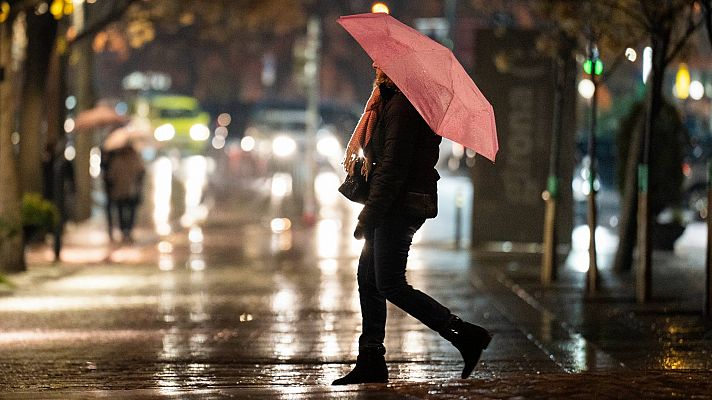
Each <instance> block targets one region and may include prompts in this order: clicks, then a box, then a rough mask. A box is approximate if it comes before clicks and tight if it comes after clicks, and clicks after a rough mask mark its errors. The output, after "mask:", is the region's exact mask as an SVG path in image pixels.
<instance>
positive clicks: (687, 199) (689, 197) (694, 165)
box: [682, 133, 712, 220]
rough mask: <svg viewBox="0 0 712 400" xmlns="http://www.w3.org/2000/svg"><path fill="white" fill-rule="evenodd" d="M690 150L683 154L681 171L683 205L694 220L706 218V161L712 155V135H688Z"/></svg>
mask: <svg viewBox="0 0 712 400" xmlns="http://www.w3.org/2000/svg"><path fill="white" fill-rule="evenodd" d="M690 145H691V147H690V150H689V151H688V153H687V155H686V156H685V161H684V163H683V165H682V173H683V175H684V176H685V180H684V183H683V190H684V192H683V193H684V197H683V198H684V206H685V207H686V208H687V209H688V210H689V211H690V212H691V213H692V217H693V218H694V219H696V220H702V219H705V218H707V190H708V189H707V162H708V160H710V156H712V135H710V134H709V133H707V134H699V135H694V134H691V135H690Z"/></svg>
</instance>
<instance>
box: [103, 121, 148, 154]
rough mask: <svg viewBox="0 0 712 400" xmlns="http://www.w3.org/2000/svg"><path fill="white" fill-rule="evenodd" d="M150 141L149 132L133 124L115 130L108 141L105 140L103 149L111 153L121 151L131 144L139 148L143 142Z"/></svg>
mask: <svg viewBox="0 0 712 400" xmlns="http://www.w3.org/2000/svg"><path fill="white" fill-rule="evenodd" d="M150 139H151V135H150V134H149V133H148V132H147V131H145V130H143V129H139V128H138V127H136V126H135V125H133V124H129V125H126V126H122V127H121V128H118V129H115V130H113V131H112V132H111V133H110V134H109V135H108V136H107V137H106V139H104V144H103V147H104V150H106V151H111V150H116V149H120V148H122V147H124V146H126V145H127V144H129V143H131V144H133V145H134V146H138V145H139V144H140V143H141V142H146V141H149V140H150Z"/></svg>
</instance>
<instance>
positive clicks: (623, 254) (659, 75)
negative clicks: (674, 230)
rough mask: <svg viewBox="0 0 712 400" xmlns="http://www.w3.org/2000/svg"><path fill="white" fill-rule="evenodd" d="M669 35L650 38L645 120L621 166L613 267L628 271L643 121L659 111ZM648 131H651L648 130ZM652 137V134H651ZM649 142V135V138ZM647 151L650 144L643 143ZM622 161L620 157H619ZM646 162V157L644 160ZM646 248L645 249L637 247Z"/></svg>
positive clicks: (651, 122) (634, 235)
mask: <svg viewBox="0 0 712 400" xmlns="http://www.w3.org/2000/svg"><path fill="white" fill-rule="evenodd" d="M669 38H670V35H669V34H668V35H666V36H664V40H663V39H660V38H655V37H653V40H652V44H653V63H652V64H653V65H652V71H651V73H650V76H649V80H648V85H649V86H648V91H649V94H648V97H647V98H648V99H649V100H647V102H646V106H645V107H646V108H648V110H649V111H648V112H646V113H645V120H642V119H641V120H640V121H639V123H637V124H636V126H635V131H634V132H633V135H632V136H631V140H630V149H629V151H628V160H625V162H626V169H625V176H626V179H625V182H626V185H625V186H624V193H623V199H622V202H621V213H620V228H619V239H620V240H619V244H618V250H617V251H616V256H615V261H614V268H615V269H616V270H618V271H629V270H630V269H631V267H632V264H633V251H634V250H635V245H636V241H637V239H638V236H637V230H636V228H637V222H638V221H637V214H638V184H639V182H638V165H640V163H641V162H642V161H643V152H644V151H645V150H644V149H643V147H644V141H645V129H646V124H647V125H648V126H649V127H650V128H651V131H652V127H654V126H655V120H656V118H657V115H658V114H659V113H660V108H661V105H662V99H663V76H664V75H663V74H664V73H665V68H666V67H667V64H666V63H665V57H666V55H667V50H668V45H669ZM648 120H649V121H648ZM651 133H652V132H651ZM651 136H652V135H651ZM650 140H651V141H652V140H653V138H652V137H651V138H650ZM647 147H648V148H647V152H648V153H649V152H650V146H647ZM620 161H623V160H620ZM646 161H650V160H646ZM641 250H645V251H647V249H641Z"/></svg>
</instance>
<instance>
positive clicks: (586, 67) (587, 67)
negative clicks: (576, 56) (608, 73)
mask: <svg viewBox="0 0 712 400" xmlns="http://www.w3.org/2000/svg"><path fill="white" fill-rule="evenodd" d="M592 65H593V66H594V67H593V72H594V73H595V74H596V75H601V74H602V73H603V62H602V61H601V60H599V59H598V58H597V59H596V60H595V64H594V60H591V59H590V58H589V59H587V60H586V61H584V62H583V72H585V73H587V74H588V75H591V66H592Z"/></svg>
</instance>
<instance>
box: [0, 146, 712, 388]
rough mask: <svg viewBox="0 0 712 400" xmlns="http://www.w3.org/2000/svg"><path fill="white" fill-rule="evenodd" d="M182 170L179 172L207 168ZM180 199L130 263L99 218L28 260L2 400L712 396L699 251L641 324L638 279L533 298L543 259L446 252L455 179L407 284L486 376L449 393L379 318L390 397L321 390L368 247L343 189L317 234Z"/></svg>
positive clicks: (338, 353) (209, 201)
mask: <svg viewBox="0 0 712 400" xmlns="http://www.w3.org/2000/svg"><path fill="white" fill-rule="evenodd" d="M184 161H185V160H184ZM189 162H192V163H193V164H191V165H192V168H190V169H189V170H191V171H199V168H197V167H196V165H207V164H209V163H210V162H209V161H208V160H207V159H202V161H196V160H195V159H194V160H193V161H189ZM162 163H170V161H169V160H167V159H158V160H156V161H155V162H154V163H153V164H152V166H151V167H150V169H149V177H148V179H147V180H148V182H153V183H148V185H149V186H151V185H155V184H160V183H161V182H163V183H165V182H166V181H169V182H170V181H171V179H168V180H166V179H165V177H164V178H162V179H158V178H157V177H156V175H157V174H160V173H161V168H166V165H167V164H166V165H163V164H162ZM166 170H168V171H178V172H176V173H177V174H179V172H180V168H166ZM184 178H185V177H184ZM181 179H183V178H176V179H174V181H175V182H181ZM191 179H192V180H191ZM191 179H187V180H186V179H183V180H182V182H183V183H182V184H180V183H176V186H180V187H182V188H181V189H180V190H178V189H177V187H174V188H173V190H172V191H168V193H174V194H175V193H179V194H180V195H173V196H172V198H173V200H171V201H168V203H165V204H161V203H160V201H162V200H161V199H157V198H155V197H151V196H150V195H147V196H146V199H145V200H144V203H143V205H142V209H141V213H140V215H141V216H142V219H141V223H140V226H139V228H138V230H137V232H136V236H135V243H133V244H130V245H129V244H117V243H114V244H112V243H111V242H109V241H108V235H107V234H106V228H105V226H106V225H105V223H104V220H103V215H102V214H101V212H100V211H99V212H96V213H95V215H94V217H93V218H92V219H90V220H89V222H86V223H83V224H79V225H74V226H70V227H68V234H67V238H66V245H65V249H64V250H63V260H64V261H63V262H61V263H58V264H52V263H50V261H49V260H51V251H50V250H49V248H45V247H43V246H37V247H35V248H33V249H31V250H30V253H29V255H28V257H29V259H30V261H31V265H32V267H31V268H30V269H29V270H28V271H27V272H26V273H23V274H19V275H16V276H14V281H15V283H16V287H15V288H14V289H8V290H6V291H5V292H3V293H2V294H3V295H2V296H1V297H0V321H1V322H0V327H1V333H0V367H1V370H2V372H0V376H1V378H2V379H0V392H2V393H3V395H2V396H1V397H2V398H7V399H40V398H41V399H79V398H82V399H84V398H127V399H129V398H130V399H134V398H195V399H203V398H263V399H274V398H283V399H307V398H325V399H337V398H355V399H356V398H357V399H371V398H372V399H400V398H433V399H435V398H443V399H449V398H496V399H499V398H592V397H596V398H659V399H663V398H671V397H679V398H709V396H710V393H712V384H711V383H710V378H712V375H711V374H712V373H711V372H710V370H711V369H712V364H711V363H712V361H711V360H712V357H710V348H711V346H710V343H711V342H712V338H711V337H710V336H709V327H710V326H709V323H705V322H704V320H702V318H701V314H700V313H699V310H700V302H701V300H702V290H703V288H702V282H701V279H699V278H700V277H701V276H702V273H703V271H702V270H703V259H702V249H701V248H698V247H695V248H691V249H684V251H682V250H681V251H678V252H677V253H675V254H660V255H659V257H658V258H656V277H655V285H654V287H655V295H654V298H655V300H654V301H653V302H651V303H650V304H647V305H639V304H636V303H635V301H634V294H633V293H634V292H633V289H632V278H631V276H628V275H626V274H623V275H616V274H614V273H612V272H611V271H610V270H606V269H603V270H602V275H603V277H602V281H603V285H602V286H603V287H604V289H603V290H602V292H601V295H600V296H596V297H595V298H592V299H589V300H586V299H584V295H583V281H584V274H583V273H582V272H581V271H577V270H576V269H575V268H569V267H566V268H564V269H563V271H562V272H561V273H560V279H559V280H558V281H557V282H556V283H555V285H554V286H553V287H550V288H543V287H542V286H541V285H540V284H539V283H538V273H539V272H538V271H539V265H538V256H532V255H522V254H519V255H517V254H513V253H508V254H507V253H492V254H491V255H490V256H488V255H486V254H480V255H479V256H478V257H473V255H472V254H471V253H470V251H469V250H466V248H467V246H462V247H461V248H456V246H455V241H454V239H455V233H454V232H452V231H451V229H452V228H451V227H452V225H453V224H451V223H443V221H447V220H448V219H449V218H450V219H452V218H454V216H455V215H457V212H455V210H453V207H452V206H451V205H452V204H456V202H455V201H454V199H453V196H455V195H459V196H466V197H467V196H470V195H471V194H469V193H468V189H467V188H468V187H469V185H468V183H467V178H466V177H458V176H446V177H445V178H444V179H443V180H441V182H440V189H441V193H442V196H441V203H442V206H441V215H440V216H438V218H436V219H435V220H432V221H429V222H427V223H426V225H425V227H424V229H423V231H422V235H421V236H420V237H417V238H416V241H417V243H416V244H415V245H414V247H413V249H412V253H411V258H410V260H409V266H408V270H409V276H408V278H409V282H410V283H411V284H413V285H414V286H415V287H417V288H421V289H423V290H425V291H426V292H427V293H430V294H432V295H433V297H435V298H436V299H439V300H440V301H442V302H443V303H444V304H446V305H448V306H449V307H451V309H452V311H453V312H455V313H457V314H460V315H462V316H463V317H465V318H467V319H470V320H472V321H474V322H476V323H478V324H481V325H483V326H485V327H487V328H488V329H490V330H491V331H492V332H494V334H495V336H494V340H493V342H492V343H491V345H490V348H489V349H488V350H487V351H486V352H485V353H484V355H483V359H482V362H481V365H480V366H479V367H478V368H477V369H476V371H475V374H474V375H473V377H472V378H471V379H468V380H460V379H459V378H458V376H459V371H460V369H461V359H460V355H459V353H458V352H457V350H455V349H454V348H453V347H451V345H450V344H449V343H448V342H446V341H445V340H443V339H441V338H440V337H439V336H438V335H437V334H435V333H433V332H431V331H430V330H429V329H428V328H426V327H425V326H423V325H422V324H420V323H418V322H417V321H416V320H414V319H412V318H411V317H409V316H407V315H406V314H404V313H403V312H401V311H400V310H398V309H397V308H395V307H392V306H391V305H389V315H390V316H389V321H388V327H387V336H386V347H387V351H388V352H387V354H386V359H387V361H388V363H389V367H390V383H389V384H387V385H378V384H372V385H361V386H346V387H340V388H332V387H330V386H329V384H330V382H331V381H332V380H333V379H335V378H337V377H339V376H341V375H342V374H344V373H345V372H347V371H348V370H350V368H351V365H352V364H351V363H352V362H353V360H354V359H355V356H356V352H357V338H358V334H359V326H360V314H359V305H358V292H357V287H356V279H355V273H356V263H357V256H358V253H359V250H360V244H361V242H358V241H356V240H354V239H353V238H352V236H351V232H352V231H353V226H354V223H355V216H356V213H357V212H358V207H354V206H352V205H351V204H349V203H348V202H347V201H346V200H345V199H343V198H341V195H340V194H338V192H336V185H338V183H339V179H340V177H339V175H337V174H335V173H334V172H333V171H331V172H330V171H329V170H325V171H322V173H321V174H319V175H318V178H317V183H316V186H317V187H318V188H319V189H320V190H319V192H318V193H320V198H319V201H320V203H321V209H320V210H321V211H320V213H319V217H318V218H317V221H316V223H315V224H314V225H313V226H311V225H309V224H304V223H303V222H302V221H301V220H300V213H299V212H296V211H294V210H295V209H294V207H287V206H279V205H278V204H276V202H277V200H279V199H275V194H274V193H273V192H272V191H270V189H269V188H271V187H273V186H274V182H270V179H267V180H265V181H260V180H245V179H241V178H239V177H233V180H232V181H231V182H225V183H224V184H223V185H221V184H220V183H209V182H207V181H202V183H201V181H200V177H199V175H196V176H193V177H192V178H191ZM196 180H197V182H198V183H196ZM185 182H192V183H194V184H195V185H194V186H191V184H185ZM256 182H262V183H256ZM203 189H205V192H203ZM148 193H153V189H151V188H149V190H148ZM280 193H282V192H280ZM191 199H193V200H191ZM196 199H198V200H196ZM281 201H283V202H287V203H289V202H290V201H291V200H290V199H289V198H288V197H287V198H285V199H282V200H281ZM181 202H183V206H182V207H179V206H177V203H181ZM186 202H187V204H186ZM191 202H192V203H191ZM157 203H158V204H157ZM464 204H469V203H468V202H467V201H465V202H464ZM268 205H269V207H268ZM448 205H450V206H448ZM166 207H168V208H166ZM268 208H269V209H270V210H272V211H270V212H265V210H266V209H268ZM176 209H177V210H180V211H179V212H173V211H171V210H176ZM191 210H192V211H191ZM469 212H470V211H469V210H468V209H465V210H464V211H463V212H461V214H462V216H461V218H463V219H465V220H467V219H468V218H469ZM166 216H168V218H167V219H166V218H165V217H166ZM161 218H163V219H161ZM181 222H182V223H183V224H182V225H181ZM165 224H167V225H165ZM154 227H156V228H154ZM442 227H448V230H447V231H444V230H443V229H442ZM157 230H162V231H161V232H160V234H159V233H157V232H156V231H157ZM465 244H466V243H465ZM47 247H48V246H47ZM573 253H574V252H572V254H573ZM571 257H574V256H573V255H572V256H571ZM688 285H689V286H688ZM681 288H684V291H681ZM599 306H600V307H599Z"/></svg>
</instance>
